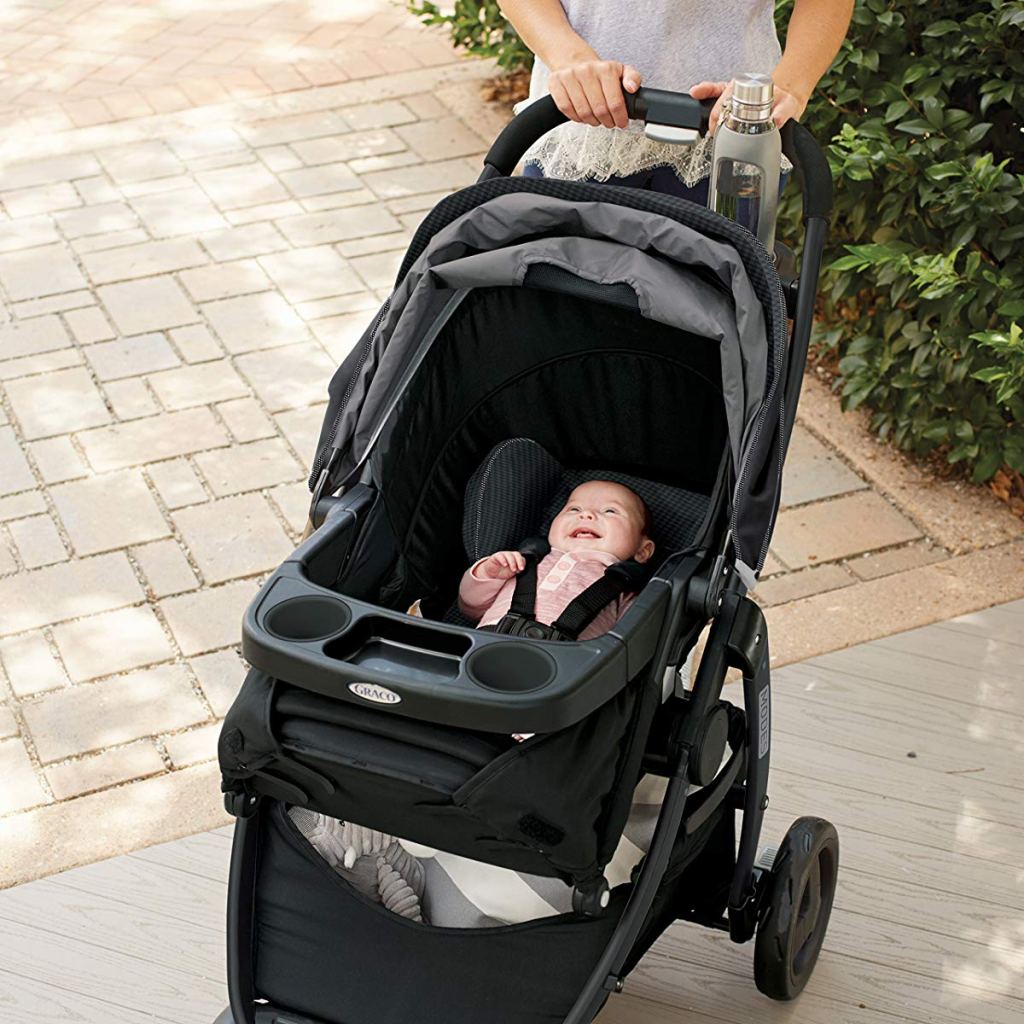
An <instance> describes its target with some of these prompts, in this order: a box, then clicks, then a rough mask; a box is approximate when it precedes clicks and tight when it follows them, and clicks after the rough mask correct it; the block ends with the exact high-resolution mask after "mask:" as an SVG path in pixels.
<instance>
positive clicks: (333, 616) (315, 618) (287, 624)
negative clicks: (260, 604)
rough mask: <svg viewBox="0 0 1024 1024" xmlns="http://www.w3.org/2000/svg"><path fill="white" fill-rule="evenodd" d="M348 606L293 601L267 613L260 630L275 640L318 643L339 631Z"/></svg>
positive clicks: (319, 599)
mask: <svg viewBox="0 0 1024 1024" xmlns="http://www.w3.org/2000/svg"><path fill="white" fill-rule="evenodd" d="M351 618H352V615H351V613H350V612H349V610H348V606H347V605H345V604H343V603H342V602H341V601H333V600H331V599H330V598H328V597H314V596H310V597H293V598H290V599H289V600H287V601H282V602H281V603H280V604H278V605H274V607H273V608H271V609H270V611H269V612H267V614H266V616H265V617H264V619H263V628H264V629H265V630H266V631H267V632H268V633H272V634H273V635H274V636H276V637H277V638H278V639H279V640H322V639H323V638H324V637H328V636H333V635H334V634H335V633H338V632H340V631H341V630H343V629H344V628H345V627H346V626H347V625H348V624H349V620H350V619H351Z"/></svg>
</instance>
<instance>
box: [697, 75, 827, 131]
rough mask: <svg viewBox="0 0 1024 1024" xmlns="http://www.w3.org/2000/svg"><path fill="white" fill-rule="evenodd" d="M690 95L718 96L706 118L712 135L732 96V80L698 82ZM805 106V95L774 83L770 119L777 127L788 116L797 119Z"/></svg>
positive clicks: (707, 98) (707, 97)
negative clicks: (723, 109)
mask: <svg viewBox="0 0 1024 1024" xmlns="http://www.w3.org/2000/svg"><path fill="white" fill-rule="evenodd" d="M734 81H735V79H734ZM690 95H691V96H692V97H693V98H694V99H695V100H709V99H711V97H712V96H717V97H718V100H717V102H716V103H715V105H714V106H713V107H712V108H711V117H710V118H709V119H708V132H709V133H710V134H711V135H714V134H715V129H716V128H717V127H718V122H719V121H720V120H721V119H722V107H723V106H724V105H725V103H726V101H727V100H728V99H729V98H730V97H731V96H732V82H700V83H699V84H697V85H695V86H694V87H693V88H692V89H691V90H690ZM806 107H807V97H806V96H800V95H798V94H797V93H796V92H795V91H794V90H793V89H791V88H787V87H786V86H784V85H782V84H780V83H779V82H775V83H774V102H773V103H772V120H773V121H774V122H775V124H776V126H777V127H779V128H781V127H782V126H783V125H784V124H785V123H786V122H787V121H788V120H789V119H790V118H792V119H793V120H794V121H799V120H800V115H801V114H803V112H804V110H805V109H806Z"/></svg>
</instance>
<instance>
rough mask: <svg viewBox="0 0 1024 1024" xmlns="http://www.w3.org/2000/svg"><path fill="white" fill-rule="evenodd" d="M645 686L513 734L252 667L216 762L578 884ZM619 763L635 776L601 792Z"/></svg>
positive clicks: (596, 864)
mask: <svg viewBox="0 0 1024 1024" xmlns="http://www.w3.org/2000/svg"><path fill="white" fill-rule="evenodd" d="M648 689H649V688H648V687H643V686H635V687H629V688H626V689H625V690H622V691H620V693H619V694H617V695H616V696H615V697H614V698H613V699H612V700H611V701H609V702H608V703H607V704H606V705H604V706H603V707H601V708H599V709H598V710H597V711H596V712H595V713H594V714H592V715H590V716H588V717H587V718H586V719H584V720H582V721H581V722H578V723H577V724H576V725H574V726H571V727H569V728H567V729H562V730H559V731H558V732H554V733H548V734H546V735H542V736H536V737H534V738H533V739H530V740H527V741H526V742H525V743H521V744H520V743H516V742H515V741H514V740H513V739H512V738H511V737H509V736H504V735H497V734H493V733H481V732H473V731H469V730H462V729H456V728H450V727H444V726H438V725H436V724H432V723H422V722H418V721H415V720H413V719H408V718H403V717H401V716H398V715H395V714H389V713H387V712H378V711H375V710H372V709H363V708H360V707H357V706H354V705H351V704H349V703H347V702H343V701H338V700H334V699H332V698H330V697H326V696H324V695H322V694H315V693H310V692H307V691H304V690H302V689H300V688H297V687H293V686H290V685H288V684H286V683H283V682H280V681H276V680H273V679H271V678H269V677H268V676H266V675H264V674H262V673H258V672H252V673H250V675H249V677H248V678H247V680H246V682H245V684H244V686H243V688H242V692H241V693H240V694H239V697H238V699H237V700H236V705H235V706H234V707H232V709H231V711H230V712H229V714H228V717H227V721H226V722H225V728H224V734H223V735H224V737H229V736H232V734H235V735H234V737H233V740H234V742H233V744H229V743H227V742H226V740H222V743H221V767H222V770H223V771H224V775H225V778H226V779H236V780H238V782H239V784H240V785H242V786H243V787H244V788H245V790H246V791H248V792H253V793H263V794H265V795H269V796H271V797H273V798H275V799H279V800H287V801H288V802H290V803H296V804H299V805H300V806H305V807H307V808H309V809H310V810H315V811H319V812H320V813H323V814H326V815H329V816H331V817H333V818H338V819H340V820H343V821H353V822H358V823H359V824H361V825H364V826H366V827H368V828H373V829H378V830H379V831H381V832H387V833H390V834H393V835H400V836H403V837H405V838H407V839H409V840H411V841H413V842H416V843H420V844H423V845H426V846H430V847H434V848H436V849H439V850H445V851H447V852H449V853H453V854H459V855H461V856H465V857H470V858H473V859H476V860H481V861H484V862H486V863H489V864H494V865H496V866H499V867H503V868H510V869H512V870H514V871H520V872H525V873H529V874H533V875H543V876H547V877H556V878H560V879H562V880H563V881H566V882H570V883H572V884H578V883H580V882H585V881H587V880H590V879H592V878H595V877H599V876H600V874H601V872H602V871H603V868H604V865H605V864H606V863H607V862H608V860H609V859H610V857H611V856H612V853H613V852H614V850H615V847H616V845H617V843H618V840H619V837H620V836H621V833H622V829H623V827H624V825H625V822H626V817H627V815H628V813H629V802H630V799H629V794H630V793H631V792H632V785H633V783H634V782H635V779H636V778H637V777H638V769H639V764H638V762H639V756H640V753H642V751H641V750H640V749H639V748H638V744H637V740H636V737H637V735H638V734H639V735H643V727H642V722H641V720H642V718H643V717H644V716H645V715H646V714H647V712H648V710H649V709H648V705H649V704H650V703H651V700H655V701H656V695H654V696H652V695H651V694H648V693H647V690H648ZM638 725H639V726H640V728H639V729H638ZM232 745H233V747H235V748H237V750H233V749H231V747H232ZM254 752H256V753H257V754H258V755H259V759H258V760H257V761H255V762H254V761H253V760H252V754H253V753H254ZM253 764H257V765H259V770H258V771H256V772H253V771H252V766H253ZM623 774H630V775H631V776H632V777H631V779H630V783H629V785H628V786H627V787H619V788H621V789H622V791H623V793H624V794H625V797H624V800H622V801H615V800H612V801H610V800H609V794H610V793H612V792H614V791H615V790H616V787H617V782H618V780H619V778H620V777H621V776H622V775H623ZM282 780H284V785H285V786H286V787H290V788H282ZM311 783H312V784H311ZM619 803H621V804H622V806H621V807H619V806H618V805H619Z"/></svg>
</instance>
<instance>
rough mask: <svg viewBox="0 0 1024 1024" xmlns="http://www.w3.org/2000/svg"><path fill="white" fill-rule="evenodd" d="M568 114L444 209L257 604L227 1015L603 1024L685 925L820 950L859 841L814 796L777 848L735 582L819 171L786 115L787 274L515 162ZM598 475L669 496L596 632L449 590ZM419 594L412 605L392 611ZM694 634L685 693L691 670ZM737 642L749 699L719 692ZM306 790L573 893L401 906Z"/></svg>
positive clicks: (771, 512) (743, 583) (530, 117)
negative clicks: (644, 962)
mask: <svg viewBox="0 0 1024 1024" xmlns="http://www.w3.org/2000/svg"><path fill="white" fill-rule="evenodd" d="M629 104H630V113H631V115H632V116H633V117H636V118H641V119H644V120H645V121H646V122H647V124H648V126H649V127H650V126H655V127H656V129H657V130H662V129H663V128H664V126H670V127H671V128H673V129H682V130H693V129H697V128H699V127H700V126H701V125H702V124H706V118H707V107H706V105H705V106H702V105H700V104H698V103H696V102H695V101H693V100H691V99H690V98H689V97H686V96H681V95H678V94H674V93H668V92H664V91H659V90H651V89H641V90H640V91H639V92H638V93H637V94H636V95H635V96H632V97H629ZM562 120H564V117H563V115H562V114H561V113H560V112H559V111H558V110H557V108H556V107H555V105H554V102H553V101H551V100H550V98H547V99H545V100H542V101H539V102H537V103H535V104H533V105H531V106H530V107H529V108H528V109H526V110H525V111H523V112H522V113H521V114H519V115H518V116H517V117H516V118H514V119H513V121H512V122H511V123H510V124H509V125H508V126H507V127H506V128H505V129H504V131H502V133H501V134H500V136H499V137H498V138H497V140H496V141H495V143H494V145H493V146H492V148H491V150H490V152H489V153H488V155H487V158H486V161H485V166H484V171H483V173H482V175H481V177H480V179H479V181H478V182H477V183H476V184H474V185H472V186H469V187H467V188H465V189H463V190H461V191H459V192H457V193H455V194H453V195H451V196H449V197H447V198H445V199H443V200H442V201H441V202H440V203H438V205H437V206H436V207H435V208H434V209H433V210H432V211H431V213H430V214H429V215H428V216H427V218H426V219H425V221H424V222H423V224H422V225H421V226H420V228H419V230H418V231H417V233H416V235H415V238H414V239H413V242H412V245H411V247H410V249H409V252H408V253H407V255H406V257H405V260H404V262H403V264H402V267H401V270H400V273H399V275H398V279H397V284H396V287H395V290H394V292H393V294H392V296H391V298H390V299H389V300H388V302H386V303H385V304H384V306H383V308H382V309H381V310H380V312H379V314H378V315H377V317H376V318H375V320H374V321H373V323H372V324H371V325H370V327H369V329H368V330H367V331H366V333H365V335H364V336H363V338H362V340H361V342H360V343H359V344H358V345H357V346H356V348H355V350H354V351H353V352H352V354H351V355H350V356H349V357H348V359H347V360H346V361H345V362H344V364H343V365H342V366H341V368H340V369H339V371H338V372H337V374H336V375H335V377H334V379H333V381H332V382H331V385H330V403H329V407H328V410H327V414H326V417H325V421H324V426H323V431H322V434H321V438H320V445H319V450H318V453H317V457H316V462H315V464H314V469H313V475H312V478H311V481H310V485H311V489H312V491H313V501H312V505H311V513H310V517H311V528H312V529H313V532H312V533H311V534H310V535H309V536H308V537H307V539H306V540H305V541H304V542H303V543H302V544H301V546H300V547H299V548H298V549H297V550H296V551H295V552H294V553H293V554H292V556H291V557H290V558H289V559H288V560H287V561H286V562H285V563H284V564H282V565H281V566H280V567H279V568H278V569H277V570H276V571H275V572H274V573H273V575H272V576H271V577H270V579H269V580H268V581H267V582H266V583H265V584H264V586H263V587H262V589H261V590H260V592H259V594H258V595H257V597H256V598H255V600H254V601H253V602H252V604H251V606H250V607H249V609H248V610H247V612H246V615H245V621H244V632H243V652H244V654H245V657H246V659H247V660H248V661H249V663H250V664H251V666H252V668H251V671H250V672H249V674H248V676H247V677H246V679H245V682H244V684H243V686H242V688H241V690H240V692H239V695H238V697H237V699H236V701H235V703H234V705H233V707H232V708H231V710H230V712H229V714H228V715H227V718H226V720H225V723H224V727H223V730H222V733H221V737H220V742H219V757H220V764H221V770H222V775H223V789H224V794H225V803H226V806H227V808H228V810H229V812H231V813H232V814H233V815H235V816H236V818H237V822H236V826H235V838H234V843H233V852H232V859H231V873H230V883H229V896H228V964H229V966H228V982H229V994H230V1008H229V1009H228V1010H225V1011H224V1014H223V1015H222V1016H221V1018H220V1021H221V1022H223V1024H228V1022H232V1021H233V1022H234V1024H275V1022H279V1024H286V1022H288V1024H409V1022H412V1021H416V1020H438V1021H441V1020H443V1021H445V1022H446V1024H458V1022H466V1024H484V1022H485V1024H540V1022H552V1024H553V1022H558V1021H564V1022H565V1024H588V1022H590V1021H592V1020H593V1019H594V1018H595V1016H596V1015H597V1014H598V1013H599V1011H600V1009H601V1007H602V1006H603V1005H604V1003H605V1001H606V1000H607V999H608V998H609V996H610V994H611V993H613V992H616V991H619V990H621V988H622V985H623V981H624V979H625V978H626V976H627V975H628V974H629V972H630V970H631V969H632V968H633V967H634V966H635V965H636V964H637V962H638V961H639V960H640V958H641V957H642V956H643V954H644V953H645V951H646V950H647V949H648V948H649V947H650V946H651V945H652V944H653V942H654V941H655V940H656V939H657V937H658V936H659V935H660V934H661V933H662V932H663V931H664V930H665V929H666V928H667V927H668V926H669V925H670V924H671V923H672V922H673V921H676V920H687V921H692V922H694V923H696V924H699V925H703V926H705V927H709V928H715V929H721V930H724V931H727V932H728V933H729V935H730V937H731V938H732V939H733V940H734V941H736V942H740V943H742V942H746V941H748V940H750V939H751V938H753V937H754V936H755V934H756V943H755V947H754V977H755V981H756V984H757V986H758V988H759V989H760V990H761V991H762V992H764V993H766V994H767V995H768V996H770V997H772V998H775V999H791V998H793V997H794V996H796V995H797V994H798V993H799V992H800V991H801V990H802V988H803V987H804V985H805V984H806V982H807V980H808V978H809V976H810V973H811V971H812V970H813V967H814V964H815V961H816V960H817V957H818V952H819V950H820V948H821V943H822V939H823V937H824V933H825V929H826V926H827V923H828V918H829V913H830V910H831V905H832V898H833V894H834V890H835V883H836V874H837V870H838V839H837V837H836V832H835V829H834V828H833V827H832V825H830V824H829V823H828V822H825V821H823V820H821V819H817V818H801V819H799V820H798V821H797V822H795V823H794V825H793V826H792V827H791V828H790V830H789V832H788V833H787V834H786V836H785V838H784V839H783V840H782V843H781V845H780V846H779V848H778V850H777V851H775V853H774V857H772V856H771V855H770V853H769V855H768V856H766V857H765V856H762V858H761V859H758V854H757V848H758V842H759V836H760V831H761V824H762V819H763V815H764V810H765V807H766V806H767V803H768V797H767V782H768V763H769V746H770V695H769V657H768V637H767V632H766V628H765V621H764V618H763V616H762V614H761V612H760V610H759V609H758V607H757V606H756V604H754V603H753V602H752V601H751V600H750V599H749V598H748V597H747V596H746V592H747V590H748V589H749V588H750V587H752V586H753V584H754V582H755V579H756V576H757V573H758V571H759V570H760V568H761V567H762V565H763V563H764V558H765V555H766V553H767V550H768V543H769V539H770V536H771V532H772V527H773V524H774V520H775V515H776V510H777V506H778V501H779V487H780V479H781V474H782V464H783V459H784V456H785V451H786V446H787V443H788V440H789V436H790V433H791V430H792V426H793V420H794V416H795V410H796V405H797V399H798V396H799V391H800V383H801V374H802V370H803V366H804V361H805V358H806V353H807V346H808V339H809V335H810V328H811V320H812V314H813V307H814V299H815V289H816V283H817V278H818V273H819V269H820V263H821V253H822V247H823V244H824V238H825V231H826V223H827V218H828V211H829V206H830V203H831V179H830V176H829V170H828V166H827V163H826V162H825V159H824V156H823V155H822V153H821V151H820V149H819V148H818V147H817V146H816V144H815V143H814V141H813V139H812V138H811V136H810V135H809V134H808V133H807V131H806V130H805V129H803V128H802V127H800V126H799V125H797V124H794V123H790V124H789V125H787V126H786V128H785V129H784V131H783V147H784V151H785V153H786V154H787V156H788V157H789V159H790V160H791V161H792V163H793V165H794V168H795V170H796V172H797V174H798V176H799V178H800V180H801V182H802V186H803V212H804V224H805V237H804V245H803V254H802V267H801V273H800V276H799V279H797V278H796V277H795V275H794V274H793V273H792V272H789V273H787V272H786V271H785V270H777V269H776V263H775V261H774V260H773V258H772V257H770V256H769V254H768V253H767V252H766V250H765V249H764V248H763V246H761V244H760V243H759V242H758V241H757V239H756V238H755V237H754V236H753V235H752V234H750V233H749V232H748V231H746V230H745V229H744V228H742V227H739V226H738V225H736V224H735V223H733V222H731V221H729V220H727V219H725V218H723V217H720V216H718V215H717V214H714V213H711V212H709V211H708V210H706V209H704V208H703V207H699V206H697V205H695V204H693V203H689V202H685V201H682V200H679V199H676V198H673V197H670V196H664V195H660V194H654V193H651V192H647V191H641V190H637V189H631V188H619V187H614V186H608V185H599V184H588V183H577V182H569V181H561V180H552V179H531V178H519V177H510V175H511V174H512V171H513V168H514V167H515V166H516V164H517V162H518V160H519V159H520V158H521V157H522V155H523V153H524V152H525V151H526V149H527V148H528V147H529V146H530V145H531V144H532V143H533V142H534V141H535V140H536V139H538V138H539V137H540V136H541V135H543V134H544V133H545V132H547V131H548V130H550V129H551V128H553V127H555V126H556V125H557V124H558V123H559V122H561V121H562ZM785 263H786V260H785V259H784V256H780V257H779V267H780V268H783V267H784V265H785ZM790 266H792V261H790ZM596 477H601V478H606V479H612V480H618V481H621V482H624V483H627V484H628V485H629V486H631V487H632V488H634V489H635V490H636V492H637V493H638V494H640V496H641V497H642V498H643V499H644V500H645V502H646V503H647V505H648V507H649V508H650V511H651V513H652V516H653V523H654V539H655V541H656V543H657V547H656V556H655V559H654V560H653V564H654V569H653V572H652V573H651V574H650V575H649V578H648V579H647V580H646V582H645V583H643V584H642V588H641V589H640V590H639V592H638V593H637V595H636V598H635V600H634V601H633V603H632V604H631V606H630V607H629V609H628V610H627V611H626V613H625V614H624V615H623V617H622V618H621V619H619V621H618V622H617V623H616V624H615V625H614V627H613V628H612V629H611V630H610V631H609V632H608V633H605V634H603V635H600V636H598V637H596V638H594V639H590V640H587V641H579V640H574V639H572V636H574V635H578V633H579V628H575V632H573V631H572V630H570V632H569V633H568V634H567V635H568V637H569V638H568V639H567V638H566V634H564V633H563V634H559V635H558V637H557V638H555V636H554V635H553V634H552V633H551V632H546V631H545V630H546V629H547V627H545V626H544V624H542V623H537V622H531V621H529V616H528V615H527V616H526V617H525V620H521V621H520V622H519V627H521V628H515V629H512V630H506V631H504V632H488V631H481V630H477V629H472V628H470V627H469V625H468V623H467V622H466V620H464V619H461V618H460V617H459V615H458V612H457V609H456V608H455V606H454V598H455V592H456V589H457V586H458V580H459V577H460V576H461V574H462V571H463V570H464V569H465V567H466V566H467V565H468V564H469V562H471V561H473V560H475V559H476V558H477V557H479V556H480V555H483V554H489V553H490V552H491V551H495V550H498V549H501V548H506V549H507V548H514V547H516V546H517V545H518V544H519V543H520V542H521V541H522V540H523V538H526V537H528V536H531V535H533V534H537V533H539V532H543V530H544V529H545V528H546V523H548V522H550V518H551V516H552V514H553V512H554V511H557V509H558V508H559V507H561V506H560V504H559V502H561V501H564V498H565V496H566V494H567V493H568V492H569V490H570V489H571V487H572V486H574V485H575V484H576V483H578V482H579V481H580V480H586V479H592V478H596ZM460 512H461V514H460ZM417 599H419V600H420V601H421V607H422V609H423V617H422V618H417V617H414V616H412V615H410V614H407V613H406V612H405V609H407V608H409V606H410V605H411V604H412V602H413V601H415V600H417ZM582 618H585V616H577V622H576V623H575V624H574V626H575V627H579V626H580V620H581V619H582ZM707 626H710V630H709V632H708V634H707V637H706V642H705V645H704V649H703V654H702V655H701V657H700V661H699V668H698V671H697V674H696V678H695V681H694V683H693V685H692V687H691V686H689V685H688V680H683V679H682V678H681V673H682V668H683V666H684V665H686V664H687V658H688V657H689V655H690V654H691V652H692V651H693V650H694V648H695V645H696V644H697V641H698V638H699V637H700V635H701V633H702V631H703V630H704V629H705V627H707ZM730 667H735V668H738V669H739V670H740V671H741V672H742V676H743V683H742V694H743V708H742V709H740V708H738V707H735V706H733V704H732V703H730V702H729V701H727V700H724V699H723V697H722V693H723V684H724V682H725V677H726V673H727V671H728V669H729V668H730ZM517 731H519V732H528V733H533V734H534V735H533V736H532V738H530V739H527V740H526V741H525V742H522V743H517V742H515V741H514V740H512V739H511V738H510V736H511V734H512V733H514V732H517ZM652 775H653V776H660V777H661V778H662V779H664V780H667V785H666V788H665V795H664V800H663V802H662V804H661V808H660V813H659V814H658V818H657V825H656V827H655V829H654V834H653V838H652V840H651V842H650V845H649V847H648V848H647V850H646V853H645V855H644V856H643V859H642V861H641V862H640V863H639V864H638V865H637V866H636V868H635V869H634V870H633V871H632V875H631V878H630V879H629V881H627V882H625V883H621V884H617V885H615V886H614V887H610V886H609V883H608V881H607V879H606V869H607V867H608V864H609V861H610V860H611V858H612V856H613V853H614V851H615V849H616V845H617V843H618V841H619V839H620V837H621V836H622V834H623V829H624V826H625V824H626V821H627V817H628V816H629V813H630V807H631V801H632V799H633V794H634V790H635V789H636V787H637V784H638V782H639V781H640V780H641V779H642V778H644V777H650V776H652ZM296 807H298V808H304V809H307V810H311V811H315V812H319V813H322V814H325V815H330V816H332V817H334V818H337V819H341V820H343V821H350V822H356V823H359V824H361V825H364V826H367V827H368V828H372V829H379V830H381V831H382V832H387V833H392V834H394V835H398V836H401V837H403V838H404V839H408V840H410V841H412V842H416V843H423V844H429V845H430V846H433V847H436V848H438V849H440V850H444V851H449V852H451V853H452V854H457V855H460V856H462V857H467V858H472V859H474V860H475V861H479V862H484V863H486V864H489V865H497V866H499V867H502V868H507V869H512V870H513V871H521V872H530V873H532V874H533V875H537V876H543V877H545V878H549V879H558V880H561V882H563V883H565V884H566V885H567V886H571V887H572V908H573V909H572V912H568V913H562V914H558V915H556V916H553V917H551V916H549V917H545V918H540V919H537V920H529V921H525V922H521V923H517V924H511V925H507V926H502V927H492V928H451V927H435V926H431V925H429V924H426V923H421V922H418V921H413V920H408V919H406V918H403V917H399V916H398V915H396V914H392V913H390V912H389V911H388V910H385V909H384V908H383V907H381V906H380V905H379V904H375V903H374V902H373V901H372V900H369V899H367V898H366V897H365V896H364V895H363V894H361V893H359V892H357V891H356V890H355V889H354V888H353V887H352V886H350V885H348V884H347V883H346V881H345V880H344V879H343V878H341V877H339V876H338V875H337V874H336V873H335V872H334V871H333V870H332V868H331V867H330V866H329V865H328V864H327V863H326V862H325V861H324V860H322V859H321V858H320V857H319V855H318V854H317V853H316V852H315V851H314V850H313V849H312V848H311V846H310V845H309V843H308V842H306V840H305V839H304V838H303V835H302V834H301V833H300V832H299V830H298V829H297V828H296V827H295V825H294V823H293V821H292V820H291V819H290V818H289V815H288V811H289V809H291V808H296ZM737 811H739V812H740V816H739V822H740V827H739V834H738V836H737V830H736V820H737V815H736V812H737Z"/></svg>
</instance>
